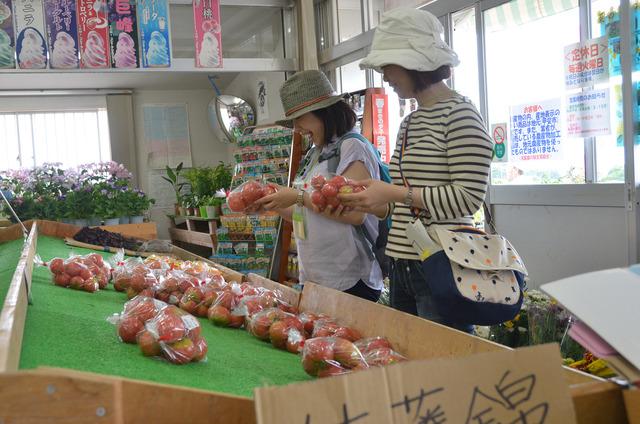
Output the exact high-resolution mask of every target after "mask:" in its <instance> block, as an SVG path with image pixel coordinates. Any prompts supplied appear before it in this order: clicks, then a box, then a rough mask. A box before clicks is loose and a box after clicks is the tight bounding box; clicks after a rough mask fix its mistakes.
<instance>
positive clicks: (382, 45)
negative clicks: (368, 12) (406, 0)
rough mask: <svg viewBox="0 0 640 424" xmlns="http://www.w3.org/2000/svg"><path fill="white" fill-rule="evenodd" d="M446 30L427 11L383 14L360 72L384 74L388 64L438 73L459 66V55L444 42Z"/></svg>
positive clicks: (408, 10) (401, 9)
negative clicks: (383, 71)
mask: <svg viewBox="0 0 640 424" xmlns="http://www.w3.org/2000/svg"><path fill="white" fill-rule="evenodd" d="M443 33H444V28H443V27H442V24H440V21H439V20H438V18H436V17H435V16H434V15H433V14H432V13H429V12H427V11H426V10H417V9H408V8H398V9H393V10H391V11H389V12H386V13H385V14H383V15H382V19H381V20H380V24H379V25H378V27H377V28H376V32H375V33H374V35H373V42H372V43H371V50H370V52H369V54H368V55H367V57H365V58H364V59H363V60H362V62H360V68H361V69H367V68H373V69H374V70H376V71H378V72H382V67H383V66H385V65H399V66H402V67H403V68H405V69H410V70H414V71H435V70H436V69H438V68H439V67H441V66H443V65H449V66H457V65H458V64H459V63H460V61H459V60H458V55H457V54H456V53H455V52H454V51H453V50H452V49H451V48H450V47H449V46H448V45H447V43H445V42H444V41H443V39H442V34H443Z"/></svg>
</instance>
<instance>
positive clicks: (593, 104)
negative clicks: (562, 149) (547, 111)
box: [566, 90, 611, 137]
mask: <svg viewBox="0 0 640 424" xmlns="http://www.w3.org/2000/svg"><path fill="white" fill-rule="evenodd" d="M566 105H567V136H569V137H595V136H598V135H609V134H611V108H610V102H609V90H592V91H585V92H582V93H576V94H571V95H568V96H567V103H566Z"/></svg>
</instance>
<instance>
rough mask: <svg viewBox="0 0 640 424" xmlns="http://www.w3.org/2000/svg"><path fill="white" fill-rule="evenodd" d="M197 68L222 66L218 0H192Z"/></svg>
mask: <svg viewBox="0 0 640 424" xmlns="http://www.w3.org/2000/svg"><path fill="white" fill-rule="evenodd" d="M193 24H194V27H193V36H194V41H195V47H196V67H197V68H220V67H222V27H221V25H220V0H193Z"/></svg>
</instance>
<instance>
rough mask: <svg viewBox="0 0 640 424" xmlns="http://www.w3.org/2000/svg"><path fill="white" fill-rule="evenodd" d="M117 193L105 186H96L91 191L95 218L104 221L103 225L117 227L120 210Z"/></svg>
mask: <svg viewBox="0 0 640 424" xmlns="http://www.w3.org/2000/svg"><path fill="white" fill-rule="evenodd" d="M118 206H119V205H118V201H117V193H116V190H114V189H113V188H112V187H109V186H107V185H106V184H98V185H96V186H95V187H94V189H93V207H94V214H95V216H97V217H99V219H100V220H102V221H104V225H118V224H119V223H120V218H119V217H118V215H119V212H120V210H119V209H120V208H119V207H118Z"/></svg>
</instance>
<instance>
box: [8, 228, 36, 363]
mask: <svg viewBox="0 0 640 424" xmlns="http://www.w3.org/2000/svg"><path fill="white" fill-rule="evenodd" d="M37 241H38V226H37V225H33V226H32V227H31V232H30V233H29V237H28V239H27V242H26V243H25V246H24V248H23V250H22V254H21V256H20V260H19V261H18V265H17V267H16V271H15V272H14V274H13V278H12V279H11V283H10V285H9V290H8V291H7V295H6V297H5V299H4V304H3V306H2V311H0V372H7V371H15V370H17V369H18V365H19V363H20V351H21V349H22V335H23V331H24V322H25V319H26V316H27V304H28V293H27V290H28V289H29V288H30V286H31V275H32V274H31V273H32V269H33V257H34V255H35V252H36V244H37Z"/></svg>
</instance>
